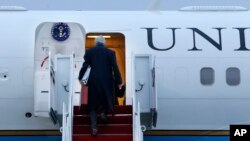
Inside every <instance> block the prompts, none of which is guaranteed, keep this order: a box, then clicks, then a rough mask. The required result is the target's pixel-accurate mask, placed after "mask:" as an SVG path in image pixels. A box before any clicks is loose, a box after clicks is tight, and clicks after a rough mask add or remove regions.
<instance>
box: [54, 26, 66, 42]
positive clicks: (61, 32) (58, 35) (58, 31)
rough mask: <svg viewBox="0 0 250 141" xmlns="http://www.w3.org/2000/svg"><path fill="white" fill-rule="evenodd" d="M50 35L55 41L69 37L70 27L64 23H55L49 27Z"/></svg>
mask: <svg viewBox="0 0 250 141" xmlns="http://www.w3.org/2000/svg"><path fill="white" fill-rule="evenodd" d="M51 35H52V37H53V38H54V39H55V40H57V41H65V40H66V39H68V38H69V35H70V28H69V26H68V25H67V24H66V23H55V24H54V25H53V27H52V29H51Z"/></svg>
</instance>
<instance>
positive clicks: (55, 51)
mask: <svg viewBox="0 0 250 141" xmlns="http://www.w3.org/2000/svg"><path fill="white" fill-rule="evenodd" d="M85 33H86V32H85V30H84V28H83V27H82V25H80V24H78V23H64V22H44V23H41V24H40V25H39V26H38V27H37V29H36V38H35V49H34V73H35V75H34V76H35V78H34V83H35V84H34V115H35V116H44V117H49V112H50V111H51V109H53V110H55V111H57V113H58V114H61V113H62V106H61V105H62V101H65V99H67V96H66V94H64V93H67V92H66V91H68V90H69V89H71V88H69V87H68V86H70V87H72V89H73V90H72V94H73V104H74V105H79V104H80V84H79V82H78V74H79V70H80V69H81V66H82V63H83V54H84V52H85V49H84V45H85ZM71 80H72V81H73V82H72V81H71ZM71 82H72V83H71ZM69 84H71V85H69ZM67 94H68V93H67ZM65 103H67V102H66V101H65Z"/></svg>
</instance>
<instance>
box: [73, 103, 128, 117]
mask: <svg viewBox="0 0 250 141" xmlns="http://www.w3.org/2000/svg"><path fill="white" fill-rule="evenodd" d="M86 109H87V108H86V105H83V106H81V107H79V106H74V115H85V114H87V110H86ZM114 112H115V114H131V113H132V105H124V106H123V105H121V106H115V107H114ZM109 113H110V112H109Z"/></svg>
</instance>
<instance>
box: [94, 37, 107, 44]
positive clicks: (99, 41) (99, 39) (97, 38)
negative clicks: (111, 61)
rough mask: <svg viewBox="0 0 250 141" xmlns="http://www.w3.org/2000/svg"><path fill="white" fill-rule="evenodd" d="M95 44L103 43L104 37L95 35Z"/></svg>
mask: <svg viewBox="0 0 250 141" xmlns="http://www.w3.org/2000/svg"><path fill="white" fill-rule="evenodd" d="M95 44H105V38H104V37H103V36H101V35H100V36H97V37H96V38H95Z"/></svg>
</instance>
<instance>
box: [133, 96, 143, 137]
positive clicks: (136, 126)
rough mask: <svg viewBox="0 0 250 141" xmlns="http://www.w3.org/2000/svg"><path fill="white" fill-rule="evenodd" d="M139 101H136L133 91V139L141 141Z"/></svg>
mask: <svg viewBox="0 0 250 141" xmlns="http://www.w3.org/2000/svg"><path fill="white" fill-rule="evenodd" d="M140 115H141V111H140V102H139V101H137V98H136V95H135V92H134V93H133V141H143V133H142V127H141V116H140Z"/></svg>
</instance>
